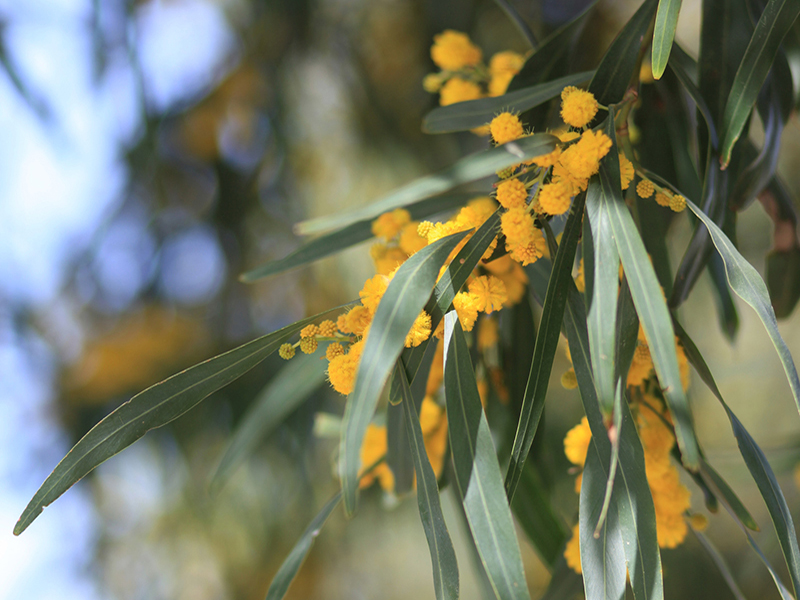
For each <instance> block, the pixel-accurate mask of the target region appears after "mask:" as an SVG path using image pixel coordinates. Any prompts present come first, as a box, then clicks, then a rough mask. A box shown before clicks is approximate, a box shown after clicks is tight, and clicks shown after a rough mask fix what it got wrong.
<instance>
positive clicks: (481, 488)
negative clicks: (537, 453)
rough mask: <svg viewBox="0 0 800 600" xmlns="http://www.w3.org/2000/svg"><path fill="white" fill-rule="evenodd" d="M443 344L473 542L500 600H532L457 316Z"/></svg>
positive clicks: (454, 444) (460, 482)
mask: <svg viewBox="0 0 800 600" xmlns="http://www.w3.org/2000/svg"><path fill="white" fill-rule="evenodd" d="M444 340H445V363H444V379H445V397H446V398H447V419H448V433H449V436H450V448H451V456H452V458H453V466H454V470H455V480H456V487H457V489H458V493H459V495H460V497H461V499H462V503H463V505H464V510H465V511H466V514H467V521H468V522H469V527H470V530H471V531H472V537H473V539H474V540H475V545H476V547H477V549H478V553H479V555H480V557H481V562H482V563H483V566H484V568H485V569H486V574H487V576H488V577H489V580H490V582H491V585H492V589H493V590H494V593H495V595H496V596H497V598H498V599H500V600H511V599H517V598H524V599H527V600H530V594H529V592H528V585H527V582H526V581H525V572H524V570H523V567H522V557H521V555H520V551H519V543H518V541H517V536H516V533H515V531H514V522H513V519H512V517H511V509H510V508H509V505H508V501H507V500H506V495H505V493H504V491H503V478H502V476H501V474H500V465H499V463H498V461H497V453H496V451H495V448H494V442H493V441H492V434H491V432H490V431H489V425H488V423H487V422H486V416H485V415H484V414H483V407H482V406H481V400H480V396H479V394H478V386H477V383H476V381H475V371H474V369H473V366H472V361H471V360H470V356H469V348H467V342H466V340H465V338H464V333H463V332H462V330H461V325H460V324H459V322H458V316H457V315H456V313H455V311H451V312H449V313H448V314H447V315H445V325H444Z"/></svg>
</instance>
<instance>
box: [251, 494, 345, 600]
mask: <svg viewBox="0 0 800 600" xmlns="http://www.w3.org/2000/svg"><path fill="white" fill-rule="evenodd" d="M341 499H342V492H338V493H337V494H336V495H335V496H334V497H333V498H331V499H330V500H328V502H327V504H325V506H323V507H322V510H320V511H319V514H318V515H317V516H316V517H314V520H313V521H311V523H310V524H309V525H308V527H307V528H306V530H305V531H304V532H303V535H302V536H300V539H299V540H298V541H297V543H296V544H295V546H294V548H292V551H291V552H290V553H289V556H287V557H286V560H284V561H283V564H282V565H281V568H280V569H278V572H277V573H276V574H275V577H274V578H273V579H272V583H271V584H270V586H269V590H267V599H266V600H282V598H283V597H284V596H285V595H286V592H287V590H288V589H289V586H290V585H291V583H292V581H294V578H295V576H296V575H297V572H298V571H299V570H300V566H301V565H302V564H303V561H305V559H306V556H307V555H308V552H309V551H310V550H311V546H312V545H313V544H314V540H315V539H316V537H317V536H318V535H319V533H320V531H322V526H323V525H325V521H327V520H328V517H329V516H330V515H331V513H332V512H333V509H334V508H336V506H337V505H338V504H339V501H340V500H341Z"/></svg>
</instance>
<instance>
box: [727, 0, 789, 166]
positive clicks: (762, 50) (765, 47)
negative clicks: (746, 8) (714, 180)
mask: <svg viewBox="0 0 800 600" xmlns="http://www.w3.org/2000/svg"><path fill="white" fill-rule="evenodd" d="M798 14H800V2H797V0H770V1H769V2H768V3H767V6H766V7H765V8H764V12H763V13H761V18H759V20H758V23H757V24H756V29H755V31H754V32H753V37H752V38H750V43H749V44H748V45H747V50H746V51H745V53H744V57H743V58H742V62H741V64H740V65H739V69H738V70H737V71H736V77H735V78H734V80H733V85H732V86H731V93H730V95H729V96H728V101H727V103H726V104H725V113H724V114H723V116H722V124H721V129H722V136H721V137H722V150H721V154H722V156H721V157H720V160H721V161H722V164H723V165H724V166H727V165H728V163H729V162H730V160H731V152H732V151H733V145H734V144H735V143H736V140H738V139H739V136H740V135H741V134H742V130H743V129H744V126H745V123H746V122H747V119H748V118H749V117H750V111H751V110H752V108H753V104H755V101H756V97H757V96H758V92H759V90H761V86H762V85H763V83H764V80H765V79H766V78H767V74H768V73H769V69H770V66H771V65H772V61H773V60H775V55H776V54H777V53H778V50H779V49H780V45H781V42H782V41H783V38H784V37H785V36H786V34H787V33H788V32H789V29H790V28H791V26H792V24H793V23H794V21H795V19H796V18H797V15H798Z"/></svg>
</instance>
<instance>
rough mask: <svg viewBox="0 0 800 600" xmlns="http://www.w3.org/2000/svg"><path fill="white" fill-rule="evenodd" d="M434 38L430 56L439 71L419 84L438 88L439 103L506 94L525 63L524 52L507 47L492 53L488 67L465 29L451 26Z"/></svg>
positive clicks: (429, 75) (426, 89)
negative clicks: (463, 30)
mask: <svg viewBox="0 0 800 600" xmlns="http://www.w3.org/2000/svg"><path fill="white" fill-rule="evenodd" d="M433 42H434V43H433V46H431V59H432V60H433V62H434V64H435V65H436V66H437V67H439V68H440V69H441V71H439V72H438V73H429V74H428V75H426V76H425V79H424V80H423V82H422V86H423V87H424V88H425V91H427V92H431V93H436V92H439V104H441V105H442V106H447V105H449V104H455V103H456V102H464V101H466V100H476V99H478V98H483V97H486V96H501V95H503V94H505V93H506V90H507V89H508V84H509V83H511V80H512V79H513V78H514V75H516V74H517V73H519V71H520V69H521V68H522V65H523V64H525V57H524V56H522V55H521V54H517V53H516V52H512V51H510V50H507V51H505V52H498V53H497V54H495V55H494V56H492V58H491V59H490V60H489V65H488V67H487V66H486V65H485V64H484V63H483V52H482V51H481V49H480V48H479V47H478V46H476V45H475V44H473V43H472V41H471V40H470V39H469V36H468V35H467V34H466V33H462V32H460V31H454V30H452V29H447V30H445V31H443V32H442V33H440V34H438V35H435V36H434V37H433ZM476 133H479V131H478V130H476ZM480 133H482V132H480Z"/></svg>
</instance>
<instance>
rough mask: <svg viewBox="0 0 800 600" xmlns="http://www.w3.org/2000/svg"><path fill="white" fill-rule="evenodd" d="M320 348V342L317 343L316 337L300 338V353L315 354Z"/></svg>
mask: <svg viewBox="0 0 800 600" xmlns="http://www.w3.org/2000/svg"><path fill="white" fill-rule="evenodd" d="M318 346H319V342H317V338H314V337H304V338H300V351H301V352H302V353H303V354H314V352H316V351H317V347H318Z"/></svg>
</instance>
